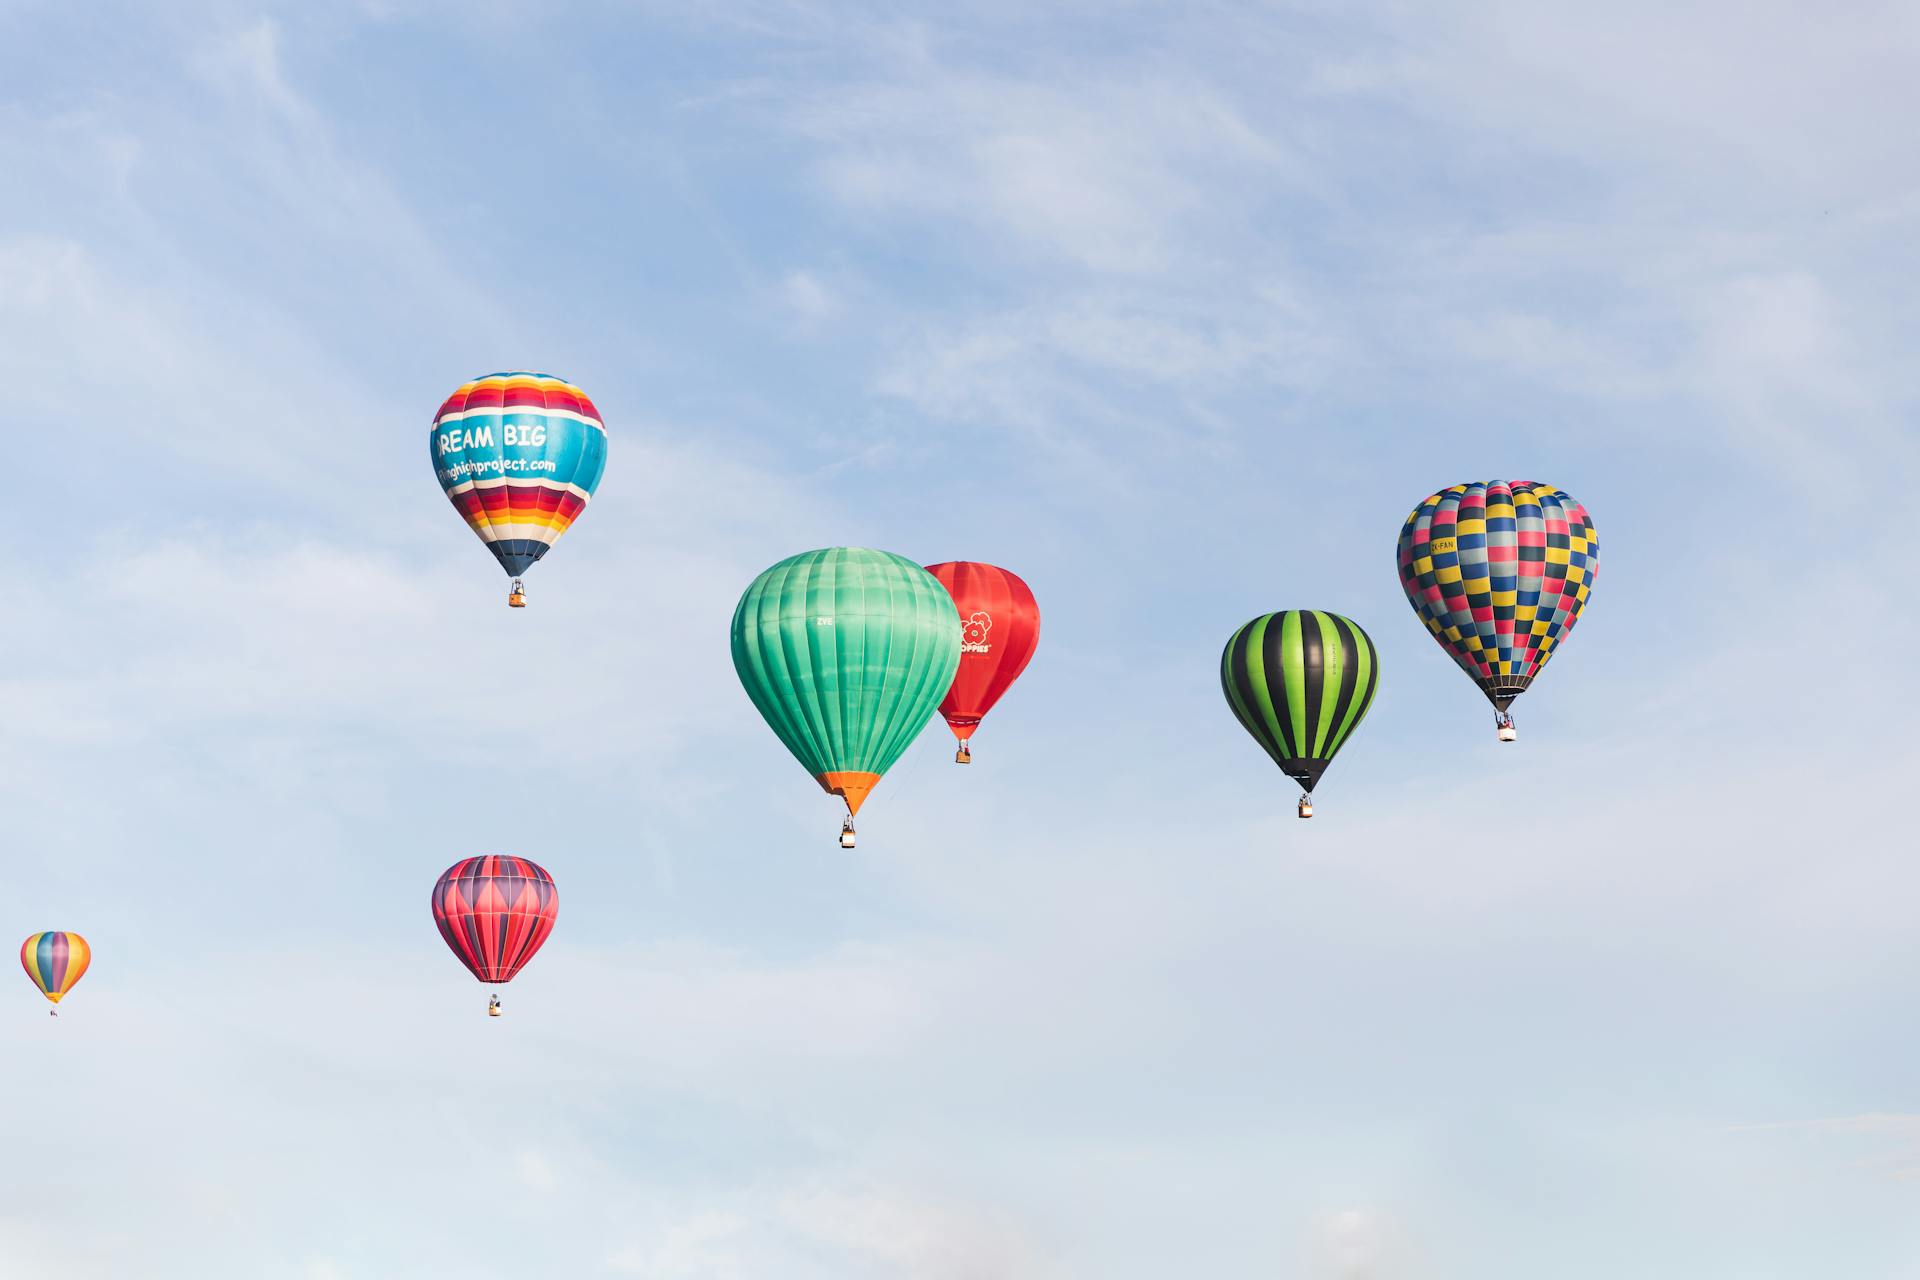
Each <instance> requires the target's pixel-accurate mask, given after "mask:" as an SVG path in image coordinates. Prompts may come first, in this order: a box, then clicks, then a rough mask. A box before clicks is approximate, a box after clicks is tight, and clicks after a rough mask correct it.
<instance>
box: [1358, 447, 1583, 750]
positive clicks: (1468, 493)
mask: <svg viewBox="0 0 1920 1280" xmlns="http://www.w3.org/2000/svg"><path fill="white" fill-rule="evenodd" d="M1396 558H1397V561H1398V564H1399V568H1400V586H1401V589H1402V590H1404V591H1405V592H1406V593H1407V603H1408V604H1411V605H1412V606H1413V611H1414V612H1415V613H1416V614H1418V615H1419V617H1420V621H1421V622H1423V623H1425V624H1426V627H1427V630H1428V631H1429V632H1430V633H1431V634H1432V635H1433V638H1434V639H1435V640H1437V641H1439V642H1440V647H1441V648H1442V649H1445V650H1446V651H1447V654H1448V656H1449V657H1451V658H1452V659H1453V660H1454V661H1455V662H1456V663H1458V664H1459V665H1460V669H1461V670H1463V671H1465V672H1466V673H1467V675H1468V676H1469V677H1471V678H1472V680H1473V682H1474V683H1475V684H1477V685H1479V686H1480V691H1481V692H1482V693H1484V694H1486V695H1487V701H1489V702H1491V703H1493V709H1494V713H1495V715H1496V720H1495V727H1496V730H1497V732H1498V734H1499V737H1500V740H1501V741H1502V742H1511V741H1513V739H1514V737H1515V736H1516V735H1515V731H1514V727H1513V717H1512V716H1511V715H1510V714H1508V711H1507V708H1508V707H1510V706H1512V705H1513V700H1514V699H1515V698H1517V697H1519V696H1520V695H1521V694H1522V693H1524V692H1526V690H1527V688H1528V686H1530V685H1531V684H1532V683H1533V682H1534V679H1535V678H1536V677H1538V676H1539V674H1540V670H1541V668H1543V667H1545V666H1546V665H1547V659H1549V658H1551V657H1552V656H1553V655H1554V653H1555V652H1556V651H1557V650H1558V649H1559V647H1560V644H1561V642H1562V641H1564V640H1565V639H1566V637H1567V633H1569V632H1570V631H1572V630H1573V624H1574V623H1575V622H1577V621H1579V619H1580V610H1581V609H1582V608H1584V607H1585V605H1586V603H1587V597H1588V595H1590V594H1591V593H1592V591H1593V579H1594V575H1596V574H1597V573H1599V571H1600V536H1599V535H1598V534H1597V533H1595V532H1594V528H1593V519H1592V517H1590V516H1589V515H1588V514H1587V509H1586V508H1585V507H1583V506H1581V505H1580V504H1579V503H1578V502H1576V501H1574V499H1573V498H1572V497H1571V496H1570V495H1568V494H1567V493H1565V492H1564V491H1562V490H1560V489H1556V488H1554V487H1553V486H1552V485H1550V484H1539V483H1536V482H1535V481H1532V480H1519V481H1515V482H1513V483H1511V484H1508V483H1506V482H1504V481H1498V480H1496V481H1493V482H1491V483H1485V484H1483V483H1480V482H1477V481H1476V482H1475V483H1473V484H1456V485H1454V486H1453V487H1452V488H1450V489H1442V490H1441V491H1440V492H1439V493H1434V494H1429V495H1428V496H1427V497H1426V498H1425V499H1424V500H1423V501H1422V502H1421V503H1420V505H1419V506H1417V507H1415V508H1414V509H1413V514H1411V515H1409V516H1408V517H1407V521H1406V523H1405V524H1404V525H1402V526H1401V528H1400V542H1399V546H1398V552H1397V557H1396Z"/></svg>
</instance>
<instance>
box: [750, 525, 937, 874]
mask: <svg viewBox="0 0 1920 1280" xmlns="http://www.w3.org/2000/svg"><path fill="white" fill-rule="evenodd" d="M959 661H960V616H959V614H958V613H957V612H956V611H955V610H954V607H953V597H952V596H950V595H948V594H947V589H946V588H945V587H943V586H941V585H940V584H939V583H938V582H937V581H935V580H934V577H933V575H932V574H930V573H928V572H927V571H926V570H925V569H922V568H921V567H920V566H919V565H917V564H915V563H914V562H913V561H911V560H909V559H907V558H906V557H905V556H897V555H894V554H893V553H892V552H890V551H871V550H868V549H867V548H865V547H828V548H827V549H825V550H823V551H808V552H804V553H802V554H800V555H797V556H789V557H788V558H787V559H785V560H782V561H781V562H780V563H779V564H776V565H774V566H773V567H772V568H771V569H768V570H767V571H766V572H765V573H763V574H761V575H760V576H759V577H757V578H755V579H754V580H753V583H752V585H750V586H749V587H748V588H747V590H746V592H745V594H743V595H742V596H741V597H740V606H739V608H737V609H735V610H734V613H733V669H734V670H735V671H736V672H738V673H739V676H740V683H741V684H742V685H743V686H744V687H745V688H746V691H747V696H748V697H749V698H751V699H753V705H754V706H755V707H757V708H759V711H760V714H761V715H762V716H763V717H765V719H766V722H767V724H768V725H769V726H770V727H771V728H772V729H773V731H774V733H776V734H778V735H779V737H780V741H781V742H783V743H785V744H786V746H787V750H789V751H791V752H792V753H793V756H794V758H795V759H796V760H798V761H799V762H800V764H801V766H802V767H803V768H805V769H806V771H807V772H808V773H810V774H812V775H813V778H814V780H815V781H816V782H818V783H819V784H820V786H821V788H822V789H823V790H825V791H826V792H827V793H828V794H829V795H836V796H839V797H841V798H842V799H844V800H845V801H846V803H847V816H846V821H845V822H844V823H843V824H842V826H841V835H840V843H841V844H842V845H843V846H844V847H846V848H849V849H851V848H852V847H853V815H854V814H856V813H858V812H859V811H860V805H861V803H862V802H863V801H865V800H866V798H867V795H868V793H869V792H871V791H872V790H873V788H874V786H875V784H876V783H878V782H879V781H880V775H881V774H883V773H885V772H886V771H887V769H888V767H889V766H890V765H892V764H893V762H894V761H895V760H898V759H899V758H900V753H901V752H903V751H905V750H906V749H907V746H908V744H909V743H911V742H912V741H913V740H914V738H915V737H916V736H918V734H919V732H920V730H922V729H924V728H925V727H926V725H927V721H928V720H930V719H932V718H933V712H934V709H935V708H936V707H938V706H939V705H940V699H941V698H943V697H945V696H946V693H947V690H948V689H949V688H951V687H952V685H953V672H954V668H955V667H956V666H957V665H958V664H959Z"/></svg>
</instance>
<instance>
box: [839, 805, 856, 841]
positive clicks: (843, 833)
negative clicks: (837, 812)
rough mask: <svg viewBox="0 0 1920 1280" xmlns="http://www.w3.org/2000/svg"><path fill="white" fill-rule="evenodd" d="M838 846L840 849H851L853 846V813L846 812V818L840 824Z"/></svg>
mask: <svg viewBox="0 0 1920 1280" xmlns="http://www.w3.org/2000/svg"><path fill="white" fill-rule="evenodd" d="M840 847H841V848H842V849H851V848H853V847H854V845H853V815H852V814H848V815H847V820H846V821H845V822H844V823H842V824H841V826H840Z"/></svg>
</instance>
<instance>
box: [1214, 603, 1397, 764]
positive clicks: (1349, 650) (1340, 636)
mask: <svg viewBox="0 0 1920 1280" xmlns="http://www.w3.org/2000/svg"><path fill="white" fill-rule="evenodd" d="M1379 684H1380V655H1379V654H1378V653H1377V652H1376V651H1375V650H1374V647H1373V641H1372V639H1370V638H1369V637H1368V635H1367V633H1366V632H1365V631H1362V630H1361V629H1360V626H1359V624H1358V623H1355V622H1352V621H1350V620H1349V619H1346V618H1343V617H1341V616H1340V615H1339V614H1337V613H1325V612H1322V611H1321V610H1319V609H1285V610H1282V611H1281V612H1279V613H1269V614H1263V615H1262V616H1260V617H1258V618H1255V619H1254V620H1253V621H1251V622H1249V623H1247V624H1246V625H1245V626H1243V627H1241V628H1240V629H1239V630H1238V631H1236V632H1234V633H1233V639H1231V640H1229V641H1227V647H1226V650H1225V651H1224V652H1223V653H1222V654H1221V655H1220V686H1221V688H1222V689H1223V690H1224V691H1225V692H1226V695H1227V705H1228V706H1229V707H1231V708H1233V714H1234V716H1235V717H1236V718H1237V719H1238V720H1239V721H1240V724H1241V727H1242V728H1244V729H1246V731H1247V732H1248V733H1250V734H1252V735H1253V739H1254V741H1255V742H1258V743H1259V744H1260V746H1261V748H1262V749H1263V750H1264V751H1265V752H1266V753H1267V754H1268V755H1269V756H1271V757H1273V762H1274V763H1275V764H1277V765H1279V766H1280V768H1281V771H1282V772H1284V773H1285V774H1286V775H1287V776H1288V777H1289V778H1292V779H1293V780H1294V781H1295V782H1298V783H1299V784H1300V785H1301V787H1303V788H1304V789H1305V790H1307V791H1309V792H1311V791H1312V790H1313V788H1314V785H1315V784H1316V783H1318V782H1319V781H1320V775H1321V774H1322V773H1324V772H1326V768H1327V765H1328V764H1330V763H1332V761H1333V757H1334V754H1335V753H1336V752H1338V751H1339V750H1340V748H1341V747H1342V746H1344V745H1346V742H1347V739H1348V738H1350V737H1351V736H1352V735H1353V731H1354V730H1355V729H1357V728H1359V727H1360V722H1361V720H1363V719H1365V718H1366V714H1367V708H1368V707H1369V706H1371V705H1372V704H1373V694H1374V690H1375V689H1377V688H1378V687H1379Z"/></svg>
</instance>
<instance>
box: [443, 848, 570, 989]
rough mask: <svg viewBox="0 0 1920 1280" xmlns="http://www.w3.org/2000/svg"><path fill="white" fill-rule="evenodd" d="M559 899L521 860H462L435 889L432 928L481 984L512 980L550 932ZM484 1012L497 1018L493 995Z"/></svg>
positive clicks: (548, 879) (547, 880) (537, 869)
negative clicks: (437, 929)
mask: <svg viewBox="0 0 1920 1280" xmlns="http://www.w3.org/2000/svg"><path fill="white" fill-rule="evenodd" d="M559 914H560V894H559V891H558V890H557V889H556V888H554V884H553V877H552V876H550V875H548V874H547V872H546V869H545V868H544V867H541V866H540V865H538V864H537V863H533V862H529V861H528V860H527V859H525V858H512V857H506V856H501V855H488V856H486V857H481V858H462V859H461V860H460V861H458V862H456V863H454V864H453V865H452V866H450V867H448V868H447V870H446V873H445V874H444V875H442V876H441V877H440V879H439V881H438V882H437V883H435V885H434V886H433V922H434V924H436V925H438V926H439V927H440V937H441V938H442V939H444V940H445V942H446V944H447V948H448V949H449V950H451V951H452V952H453V954H454V955H455V956H456V957H458V958H459V960H460V963H461V964H464V965H465V966H467V968H468V969H469V970H471V971H472V973H473V976H474V977H476V978H478V979H479V980H480V981H482V982H485V983H489V984H493V985H498V984H503V983H507V982H511V981H512V980H513V975H514V974H516V973H518V972H520V970H521V969H522V968H523V967H525V965H526V963H527V961H529V960H531V959H533V955H534V953H535V952H536V951H538V950H540V947H541V945H542V944H544V943H545V942H546V940H547V936H548V935H549V934H551V933H552V932H553V922H554V919H555V918H556V917H557V916H558V915H559ZM487 1012H488V1013H490V1014H494V1015H496V1016H497V1015H498V1014H499V1012H500V997H499V995H498V994H497V993H496V994H495V995H494V996H493V998H492V999H491V1001H489V1003H488V1005H487Z"/></svg>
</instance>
